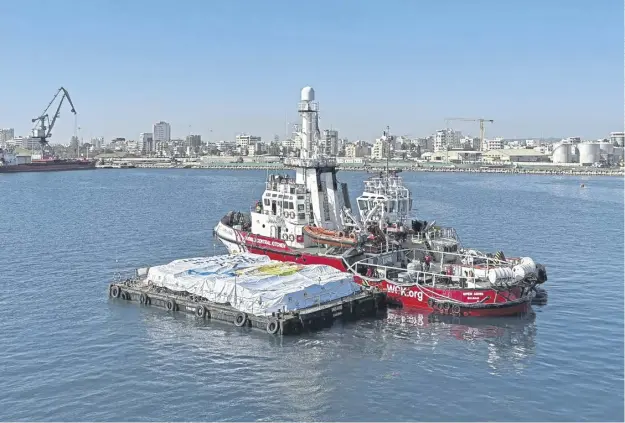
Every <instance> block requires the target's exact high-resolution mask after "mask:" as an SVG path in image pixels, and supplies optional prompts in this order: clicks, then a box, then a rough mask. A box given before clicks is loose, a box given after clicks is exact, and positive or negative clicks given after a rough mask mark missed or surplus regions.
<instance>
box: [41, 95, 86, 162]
mask: <svg viewBox="0 0 625 423" xmlns="http://www.w3.org/2000/svg"><path fill="white" fill-rule="evenodd" d="M61 93H62V94H63V95H62V96H61V101H60V102H59V105H58V107H57V108H56V112H54V116H53V118H52V121H50V118H49V116H48V109H49V108H50V106H52V104H53V103H54V101H55V100H56V98H57V97H58V96H59V94H61ZM65 98H67V101H68V102H69V105H70V106H71V107H72V109H71V112H72V113H73V114H74V116H76V108H75V107H74V103H73V102H72V99H71V98H70V96H69V93H68V92H67V90H66V89H65V88H63V87H61V88H59V89H58V91H57V92H56V94H55V95H54V97H52V100H51V101H50V103H48V106H47V107H46V108H45V110H44V111H43V113H41V115H40V116H39V117H36V118H34V119H32V122H33V123H35V122H36V123H35V127H34V128H33V135H32V137H33V138H36V139H37V140H39V144H40V145H41V152H42V154H43V152H44V151H45V148H46V146H48V138H50V136H51V135H52V128H54V124H55V123H56V120H57V119H58V117H59V115H60V112H61V106H62V105H63V101H64V100H65Z"/></svg>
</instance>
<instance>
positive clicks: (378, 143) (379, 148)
mask: <svg viewBox="0 0 625 423" xmlns="http://www.w3.org/2000/svg"><path fill="white" fill-rule="evenodd" d="M390 153H391V145H390V140H387V139H386V137H382V138H378V139H377V140H375V143H374V144H373V148H372V149H371V158H372V159H374V160H382V159H386V158H387V157H389V155H390Z"/></svg>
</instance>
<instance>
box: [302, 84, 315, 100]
mask: <svg viewBox="0 0 625 423" xmlns="http://www.w3.org/2000/svg"><path fill="white" fill-rule="evenodd" d="M314 100H315V90H313V88H312V87H304V88H302V101H314Z"/></svg>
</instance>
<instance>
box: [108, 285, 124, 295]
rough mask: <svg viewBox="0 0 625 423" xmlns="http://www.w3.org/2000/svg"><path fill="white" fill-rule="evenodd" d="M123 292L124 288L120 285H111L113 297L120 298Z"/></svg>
mask: <svg viewBox="0 0 625 423" xmlns="http://www.w3.org/2000/svg"><path fill="white" fill-rule="evenodd" d="M121 293H122V289H121V288H120V287H119V286H117V285H113V286H112V287H111V290H110V294H111V297H113V298H119V296H120V295H121Z"/></svg>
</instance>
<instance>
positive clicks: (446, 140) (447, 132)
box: [434, 129, 462, 152]
mask: <svg viewBox="0 0 625 423" xmlns="http://www.w3.org/2000/svg"><path fill="white" fill-rule="evenodd" d="M461 138H462V132H460V131H454V130H453V129H441V130H440V131H436V134H435V135H434V151H435V152H438V151H445V150H446V149H448V148H449V149H451V148H461V142H460V140H461Z"/></svg>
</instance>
